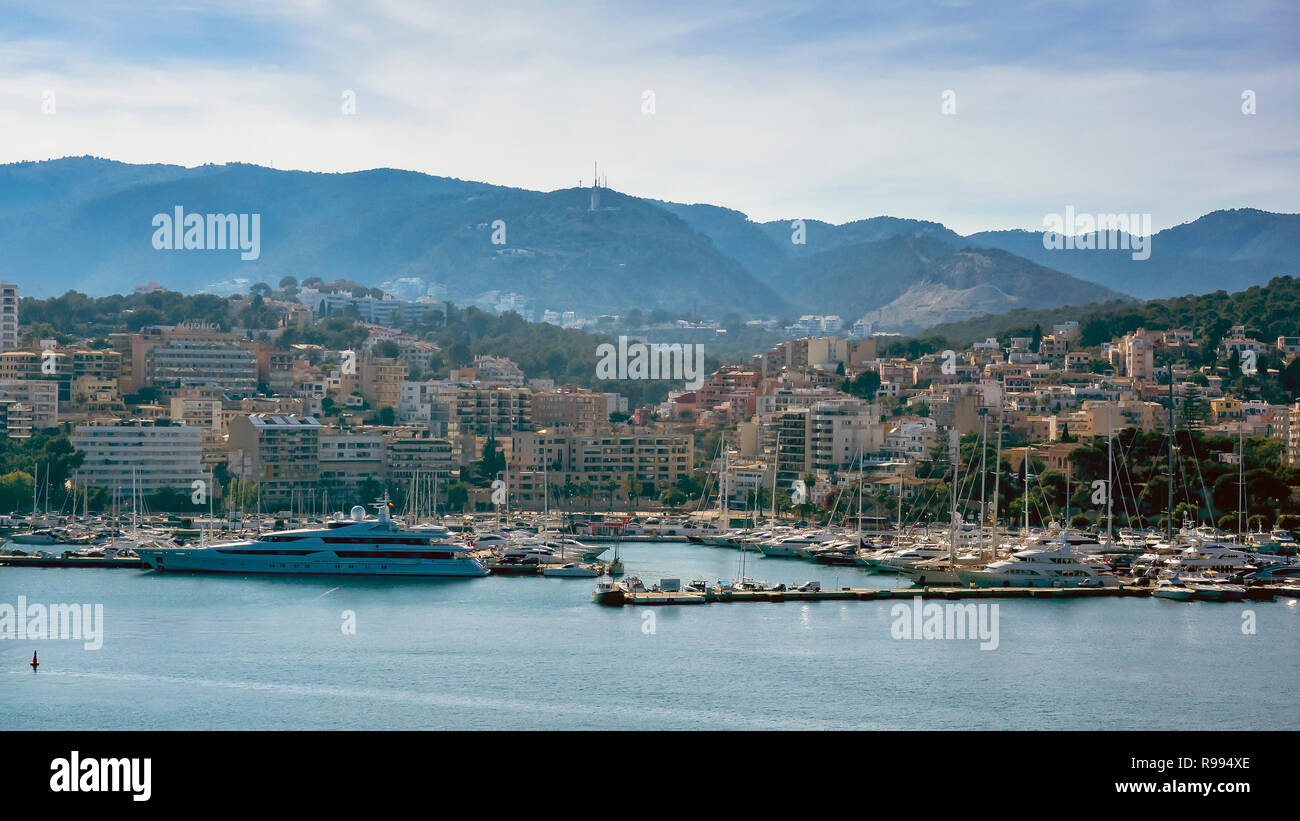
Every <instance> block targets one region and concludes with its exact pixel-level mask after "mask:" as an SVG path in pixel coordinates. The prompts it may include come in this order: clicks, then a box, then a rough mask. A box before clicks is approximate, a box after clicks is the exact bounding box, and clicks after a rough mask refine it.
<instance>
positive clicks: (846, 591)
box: [608, 585, 1151, 607]
mask: <svg viewBox="0 0 1300 821" xmlns="http://www.w3.org/2000/svg"><path fill="white" fill-rule="evenodd" d="M1150 595H1151V588H1149V587H1137V586H1135V585H1130V586H1123V587H892V588H885V589H877V588H870V587H865V588H864V587H842V588H840V589H839V590H733V591H729V592H725V593H724V592H714V591H709V592H706V593H695V592H686V591H683V592H672V593H669V592H663V591H659V590H649V591H638V592H634V593H625V594H624V595H623V597H622V601H610V602H608V603H609V604H612V605H614V606H619V605H622V604H629V605H634V606H642V607H646V606H657V605H671V604H712V603H715V602H717V603H729V602H784V601H884V600H894V601H899V600H904V599H911V598H913V597H916V596H920V597H921V598H923V599H1092V598H1115V597H1119V596H1137V597H1144V596H1150Z"/></svg>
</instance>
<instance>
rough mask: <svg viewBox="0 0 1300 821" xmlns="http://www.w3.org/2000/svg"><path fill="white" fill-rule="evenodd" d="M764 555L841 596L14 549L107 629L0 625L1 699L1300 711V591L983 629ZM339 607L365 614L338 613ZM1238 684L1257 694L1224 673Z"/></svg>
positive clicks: (1116, 718) (1113, 724) (1087, 609)
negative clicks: (1, 631)
mask: <svg viewBox="0 0 1300 821" xmlns="http://www.w3.org/2000/svg"><path fill="white" fill-rule="evenodd" d="M619 552H620V556H621V558H622V559H623V560H624V562H625V563H626V569H627V573H628V574H629V575H633V574H634V575H637V576H639V577H641V578H644V579H663V578H669V577H680V578H683V579H687V580H689V579H696V578H710V579H719V578H732V577H734V576H735V573H736V570H737V562H738V559H739V557H738V555H737V552H736V551H733V550H728V549H723V548H709V547H703V546H697V545H687V544H682V543H635V544H623V545H621V546H620V548H619ZM749 562H752V563H755V564H757V566H759V567H761V568H762V571H761V574H759V575H762V576H763V577H765V578H766V579H767V580H768V581H769V583H770V584H772V585H778V584H784V585H785V586H786V587H787V588H792V589H793V588H797V587H799V586H800V585H803V584H805V583H806V582H808V581H809V580H814V581H816V582H818V583H819V584H820V586H821V588H822V591H823V592H824V597H819V598H812V599H806V598H805V599H803V600H801V599H800V598H798V597H797V596H795V594H794V591H793V590H792V591H790V592H786V591H782V592H786V595H785V597H783V599H782V604H781V606H775V605H774V606H771V607H728V606H726V604H727V603H735V604H742V603H745V602H747V601H748V602H753V603H755V604H758V603H762V602H764V601H765V600H764V599H762V598H759V597H758V596H757V595H752V596H746V595H744V594H737V595H735V596H733V597H732V598H731V599H730V600H729V602H723V601H719V602H716V603H710V604H709V606H704V607H685V608H683V607H681V606H676V605H674V606H667V607H657V606H649V605H647V606H629V607H620V608H615V607H600V606H596V605H594V604H592V602H591V598H590V597H591V589H592V586H593V585H592V582H593V581H594V580H591V579H588V580H585V581H584V580H581V579H578V580H555V579H546V578H542V577H539V576H517V577H512V576H497V575H495V574H491V575H488V576H486V577H480V578H442V579H402V578H377V577H305V576H236V575H197V574H195V575H191V574H179V573H175V574H172V573H156V572H144V571H138V570H118V571H114V572H111V573H105V572H101V571H97V570H94V569H83V568H60V569H54V568H35V567H5V568H2V569H0V602H3V601H10V602H12V601H13V600H14V598H15V596H17V595H18V594H20V593H21V594H24V595H26V596H27V598H28V599H29V600H32V601H38V600H39V601H47V602H59V601H66V602H77V601H81V602H102V603H103V605H104V640H103V646H102V648H101V649H99V650H97V651H94V652H87V651H84V650H83V649H82V648H81V645H80V644H79V643H75V642H63V641H54V640H47V641H42V642H39V646H38V647H37V649H39V651H40V660H41V667H40V670H39V672H38V673H33V671H32V670H31V669H30V668H29V667H28V664H27V662H28V661H29V660H30V659H31V656H32V652H31V651H32V649H33V646H34V645H35V644H36V643H35V642H30V641H0V686H2V687H4V688H5V692H6V699H5V703H4V706H3V707H2V708H0V714H2V715H3V724H4V726H5V727H8V728H13V729H57V728H69V727H78V726H86V725H93V726H96V727H100V728H103V729H131V728H136V727H140V726H148V727H152V728H158V729H223V728H244V727H250V726H257V727H265V728H268V729H275V728H298V729H305V728H311V729H349V728H363V727H366V728H394V729H395V728H404V729H411V728H430V729H433V728H438V729H474V728H483V727H494V726H511V727H517V728H528V729H560V728H564V729H573V728H590V729H596V728H606V729H609V728H617V729H673V728H675V729H699V728H721V727H726V728H734V729H816V728H831V727H836V728H860V729H898V730H915V729H947V728H969V729H980V728H989V729H992V728H999V729H1006V728H1042V727H1044V726H1051V727H1054V728H1061V729H1080V730H1082V729H1096V728H1098V727H1101V728H1107V729H1138V728H1141V729H1153V728H1157V729H1158V728H1169V729H1174V728H1178V729H1189V728H1206V729H1211V728H1215V727H1219V726H1223V725H1231V726H1234V727H1258V728H1263V727H1266V726H1267V727H1269V728H1272V727H1276V726H1282V727H1287V728H1300V724H1298V723H1297V722H1295V721H1292V719H1291V718H1290V717H1291V716H1292V711H1291V710H1290V704H1291V702H1292V700H1293V696H1294V692H1293V690H1291V689H1289V688H1288V687H1278V686H1276V683H1277V682H1279V681H1285V680H1287V678H1286V677H1287V676H1289V675H1291V674H1292V673H1293V671H1294V670H1295V669H1296V668H1297V667H1300V643H1297V642H1295V641H1294V638H1295V636H1296V634H1297V632H1298V631H1300V598H1298V597H1286V596H1279V597H1277V598H1276V599H1275V600H1274V601H1272V602H1265V603H1246V604H1242V605H1238V606H1233V605H1223V604H1213V603H1200V602H1189V603H1186V604H1174V603H1170V602H1163V601H1159V600H1156V599H1153V598H1151V597H1149V596H1141V595H1131V594H1129V591H1127V590H1126V591H1124V592H1123V593H1120V594H1116V593H1114V592H1112V591H1111V590H1110V589H1103V590H1071V591H1056V590H1049V589H1028V590H1017V591H1011V592H1010V597H1008V596H1007V595H1006V593H1007V591H1002V590H987V591H986V590H976V591H961V594H962V595H964V596H968V597H971V598H970V599H969V600H970V601H971V602H972V603H978V602H984V601H987V602H990V603H994V602H996V603H997V604H998V605H999V607H1000V609H1001V634H1002V635H1001V644H1000V646H999V648H998V649H997V650H996V651H995V652H991V653H989V652H981V651H980V650H978V649H977V647H975V646H974V645H969V644H964V643H961V642H945V641H934V642H903V641H896V640H894V639H893V638H891V636H890V623H891V622H890V609H891V608H892V607H893V606H895V605H896V604H898V603H900V602H903V603H905V602H908V601H910V600H911V598H912V597H914V596H916V595H921V596H922V597H923V598H924V597H926V596H927V595H928V596H929V597H930V598H929V599H928V600H934V601H945V599H944V598H942V596H943V595H946V594H947V591H943V592H940V591H941V589H939V588H934V589H931V590H929V591H927V590H920V589H914V588H912V587H911V586H910V583H908V582H907V581H906V580H905V579H903V578H901V577H899V576H897V575H877V574H873V573H870V572H868V571H866V570H864V569H861V568H852V567H834V566H827V565H819V564H816V563H812V562H801V561H786V560H783V561H768V560H764V559H758V558H757V557H754V556H751V557H750V559H749ZM747 564H748V563H747ZM846 587H847V588H849V591H845V590H843V588H846ZM850 592H851V593H852V595H849V593H850ZM1292 592H1293V593H1300V591H1297V590H1292ZM860 593H865V594H869V595H872V596H876V597H878V598H876V599H875V600H874V601H875V604H871V603H870V602H869V601H863V600H862V599H860V598H858V595H859V594H860ZM974 597H989V598H974ZM766 601H770V599H769V600H766ZM1243 609H1252V610H1253V612H1254V614H1255V617H1256V619H1257V621H1258V626H1257V633H1256V634H1254V635H1246V634H1243V632H1242V630H1241V624H1242V613H1243ZM348 612H351V613H352V614H353V615H354V616H355V620H356V632H355V634H345V633H344V632H342V631H341V629H340V625H341V624H342V623H343V617H344V614H345V613H348ZM652 615H653V616H654V618H653V620H648V617H650V616H652ZM650 625H653V629H652V630H651V629H650ZM1208 657H1212V658H1213V659H1214V664H1213V665H1206V664H1202V663H1200V661H1203V660H1204V659H1205V658H1208ZM503 665H504V666H505V668H507V669H510V670H512V671H514V673H513V674H512V675H511V676H506V677H503V676H501V675H500V671H501V670H502V669H503ZM1224 670H1232V671H1233V672H1232V676H1231V681H1229V680H1227V679H1225V677H1224V674H1223V671H1224ZM1028 682H1032V686H1029V685H1028V684H1027V683H1028ZM1243 690H1245V691H1250V692H1252V694H1253V695H1252V697H1251V699H1249V700H1242V699H1236V698H1230V697H1226V696H1225V693H1227V692H1229V691H1232V692H1240V691H1243ZM1044 692H1051V693H1053V696H1052V697H1051V698H1050V699H1047V700H1046V701H1044V700H1043V699H1042V698H1041V694H1042V693H1044ZM1152 692H1159V693H1160V694H1161V697H1160V698H1158V699H1151V698H1149V697H1147V696H1146V695H1143V694H1150V693H1152ZM1135 704H1140V705H1141V706H1140V708H1136V709H1135V708H1134V705H1135Z"/></svg>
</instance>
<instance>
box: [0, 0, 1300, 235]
mask: <svg viewBox="0 0 1300 821" xmlns="http://www.w3.org/2000/svg"><path fill="white" fill-rule="evenodd" d="M1297 9H1300V5H1298V4H1295V3H1290V2H1276V3H1274V2H1251V0H1239V1H1238V2H1227V3H1222V4H1218V3H1215V4H1210V3H1200V2H1186V1H1180V2H1153V3H1142V2H1132V1H1130V2H1097V3H1077V2H1019V3H1002V2H989V1H987V0H971V2H965V1H964V0H952V1H951V2H937V3H928V2H924V0H901V1H900V2H872V3H818V2H801V1H800V0H779V2H766V1H765V0H746V2H738V3H704V2H676V0H652V2H644V3H642V2H617V3H613V2H612V3H588V2H576V3H564V2H529V3H513V2H503V0H496V2H457V3H446V2H414V0H376V1H375V2H349V3H332V2H327V1H326V0H317V1H315V2H313V0H297V1H296V2H281V3H272V2H265V3H259V2H243V1H242V0H221V1H220V2H209V0H190V1H189V2H185V3H180V4H176V5H174V6H173V5H171V4H168V6H166V7H163V6H159V7H157V8H154V7H152V4H146V3H116V2H111V0H110V1H109V2H78V1H77V0H72V1H71V2H58V3H51V2H49V0H37V1H36V2H30V3H29V2H5V1H4V0H0V135H3V137H2V138H0V162H11V161H16V160H33V159H48V158H52V157H60V156H66V155H81V154H94V155H97V156H102V157H109V158H112V159H118V160H123V161H127V162H165V163H179V164H184V165H197V164H200V163H205V162H217V163H220V162H227V161H241V162H252V163H259V164H263V165H268V164H274V165H275V167H277V168H295V169H307V170H317V171H353V170H358V169H365V168H374V167H385V166H387V167H396V168H406V169H413V170H418V171H424V172H428V173H431V174H438V175H444V176H452V177H460V178H463V179H472V180H482V181H486V182H491V183H499V184H504V185H514V186H520V187H525V188H533V189H541V190H551V189H555V188H565V187H569V186H572V185H575V184H577V182H578V181H579V179H581V180H582V181H583V182H584V183H588V184H589V183H590V181H591V167H592V162H593V160H599V161H600V163H601V167H602V169H603V170H604V172H605V173H606V174H607V175H608V177H609V183H610V186H611V187H613V188H616V189H618V190H620V191H625V192H628V193H631V194H636V195H641V196H648V197H655V198H660V199H669V200H677V201H683V202H709V203H714V204H718V205H725V206H728V207H731V208H735V209H738V210H740V211H744V212H745V213H747V214H749V215H750V216H751V217H752V218H754V219H756V220H768V219H792V218H796V217H801V218H808V219H823V220H827V221H830V222H837V223H838V222H845V221H848V220H853V219H860V218H864V217H871V216H877V215H880V214H889V215H894V216H900V217H915V218H925V219H934V220H938V221H940V222H943V223H945V224H947V225H948V226H949V227H951V228H954V229H955V230H957V231H961V232H963V233H968V232H972V231H978V230H983V229H986V228H1003V227H1019V228H1033V229H1038V228H1041V227H1042V224H1043V217H1044V214H1046V213H1049V212H1061V211H1063V210H1064V208H1065V206H1067V205H1072V206H1074V207H1075V209H1076V210H1078V211H1081V212H1088V213H1110V212H1144V213H1150V214H1151V215H1152V222H1153V227H1154V228H1155V229H1157V230H1159V229H1161V228H1165V227H1168V226H1170V225H1176V224H1178V223H1180V222H1185V221H1187V220H1189V219H1193V218H1195V217H1197V216H1199V215H1200V214H1202V213H1205V212H1207V211H1212V210H1214V209H1217V208H1231V207H1242V206H1254V207H1259V208H1264V209H1268V210H1274V211H1288V212H1295V211H1297V210H1300V203H1297V199H1298V197H1297V191H1298V190H1300V187H1298V186H1297V184H1296V183H1297V181H1298V180H1300V152H1298V150H1297V134H1300V112H1298V111H1297V109H1298V108H1300V70H1298V69H1300V65H1298V62H1300V10H1297ZM1246 89H1250V90H1252V91H1253V92H1254V93H1255V97H1256V107H1257V113H1256V114H1254V115H1245V114H1243V113H1242V93H1243V91H1244V90H1246ZM345 90H351V91H353V92H355V95H356V113H355V114H354V115H346V114H344V113H343V111H342V102H343V101H342V97H343V94H344V91H345ZM647 90H649V91H652V92H653V93H654V109H655V110H654V113H653V114H646V113H643V99H644V97H643V95H644V92H645V91H647ZM946 90H951V91H952V92H954V94H955V103H956V113H955V114H952V115H945V114H943V113H942V111H941V104H942V102H943V98H942V95H943V93H944V92H945V91H946ZM46 91H52V92H53V93H54V96H53V102H54V105H55V110H54V113H53V114H44V113H42V100H43V95H44V93H45V92H46Z"/></svg>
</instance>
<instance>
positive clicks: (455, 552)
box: [136, 499, 488, 576]
mask: <svg viewBox="0 0 1300 821" xmlns="http://www.w3.org/2000/svg"><path fill="white" fill-rule="evenodd" d="M388 507H389V505H388V501H387V499H385V500H384V501H382V502H381V503H380V504H379V505H378V508H379V510H378V515H377V516H373V517H372V516H366V510H365V508H363V507H361V506H360V505H357V506H356V507H354V508H352V518H351V519H345V518H344V517H343V514H342V513H337V514H335V518H334V520H333V521H330V522H328V523H327V525H326V527H323V528H303V529H300V530H281V531H276V532H274V533H267V534H265V535H262V536H259V537H257V538H256V539H250V540H242V541H232V542H218V543H215V544H210V545H206V546H199V547H157V546H143V545H142V546H140V547H138V548H136V553H138V554H139V556H140V558H141V559H143V560H144V562H145V563H146V564H147V565H148V566H149V567H151V568H152V569H154V570H157V571H166V572H175V571H181V572H187V573H245V574H251V573H278V574H312V575H318V574H319V575H324V574H330V575H358V576H361V575H364V576H486V575H487V574H488V569H487V567H486V566H485V565H484V564H483V563H482V562H481V561H479V559H478V558H476V557H475V556H473V555H471V553H470V548H468V547H466V546H465V545H462V544H459V543H458V542H457V541H456V540H455V537H454V536H453V535H452V533H451V531H449V530H447V529H445V528H442V527H434V526H429V525H423V526H421V527H419V528H418V529H417V528H403V527H402V526H400V525H399V524H398V523H396V522H394V521H393V520H392V519H390V518H389V516H388Z"/></svg>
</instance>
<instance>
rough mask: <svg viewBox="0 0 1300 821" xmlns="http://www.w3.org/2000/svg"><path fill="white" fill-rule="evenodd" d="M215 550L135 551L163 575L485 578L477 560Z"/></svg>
mask: <svg viewBox="0 0 1300 821" xmlns="http://www.w3.org/2000/svg"><path fill="white" fill-rule="evenodd" d="M218 550H219V548H218V547H201V548H155V549H149V548H137V550H136V552H137V553H138V554H139V555H140V558H141V559H143V560H144V562H145V564H147V565H149V567H151V568H153V569H154V570H160V571H163V572H166V573H177V572H180V573H241V574H252V573H259V574H261V573H273V574H280V575H307V576H486V575H488V570H487V568H486V567H484V566H483V564H482V563H480V562H479V561H478V560H477V559H473V558H468V557H466V558H457V559H422V558H421V559H407V558H353V557H348V558H342V557H339V556H336V555H334V554H333V553H332V552H331V551H329V550H322V551H320V552H318V553H313V554H311V555H307V556H256V555H249V554H223V553H220V552H218Z"/></svg>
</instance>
